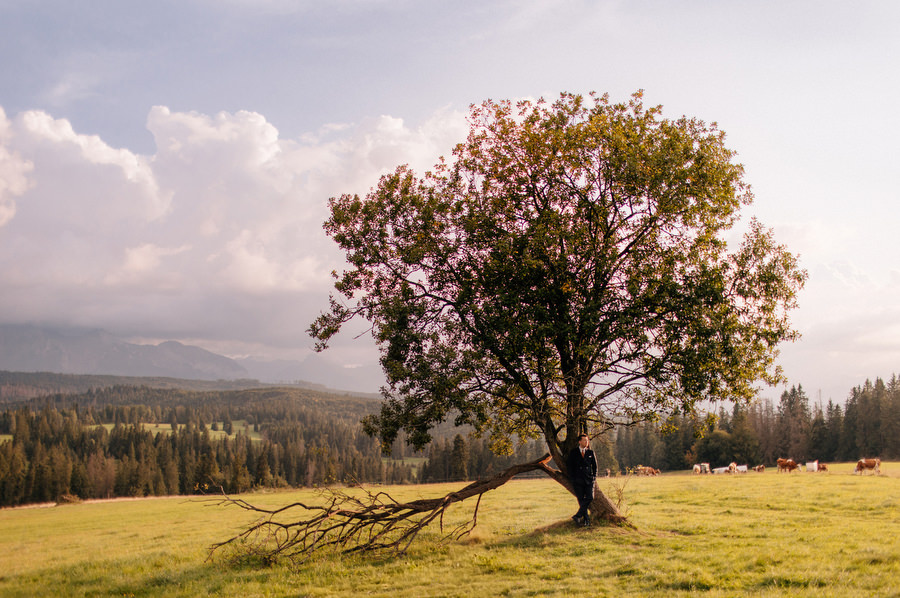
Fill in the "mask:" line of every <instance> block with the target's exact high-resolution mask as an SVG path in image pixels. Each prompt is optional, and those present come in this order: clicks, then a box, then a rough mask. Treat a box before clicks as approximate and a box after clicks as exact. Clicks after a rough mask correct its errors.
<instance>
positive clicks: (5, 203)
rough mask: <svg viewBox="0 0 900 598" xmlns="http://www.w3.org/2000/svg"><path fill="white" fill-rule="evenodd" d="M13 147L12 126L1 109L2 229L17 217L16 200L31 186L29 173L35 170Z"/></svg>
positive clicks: (0, 206) (0, 201)
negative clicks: (11, 147)
mask: <svg viewBox="0 0 900 598" xmlns="http://www.w3.org/2000/svg"><path fill="white" fill-rule="evenodd" d="M11 145H12V125H11V123H10V122H9V120H7V118H6V112H5V111H4V110H3V108H2V107H0V229H2V228H3V226H4V225H5V224H6V223H8V222H9V221H10V220H12V219H13V217H14V216H15V215H16V202H15V199H14V198H15V197H17V196H20V195H22V194H23V193H25V191H26V190H27V189H28V187H29V186H30V181H29V180H28V173H29V172H30V171H31V169H32V168H33V165H32V163H31V162H28V161H27V160H23V159H22V157H21V156H20V155H19V154H18V153H17V152H15V151H13V150H12V149H10V147H9V146H11Z"/></svg>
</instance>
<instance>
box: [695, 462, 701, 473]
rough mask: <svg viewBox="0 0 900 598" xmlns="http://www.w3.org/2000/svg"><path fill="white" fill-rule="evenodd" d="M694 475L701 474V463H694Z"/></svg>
mask: <svg viewBox="0 0 900 598" xmlns="http://www.w3.org/2000/svg"><path fill="white" fill-rule="evenodd" d="M694 475H700V464H699V463H697V464H696V465H694Z"/></svg>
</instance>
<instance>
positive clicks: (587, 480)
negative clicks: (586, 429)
mask: <svg viewBox="0 0 900 598" xmlns="http://www.w3.org/2000/svg"><path fill="white" fill-rule="evenodd" d="M566 465H568V469H569V480H570V481H571V482H572V486H573V489H574V490H575V497H576V498H577V499H578V512H577V513H575V515H573V516H572V519H574V520H575V523H576V524H578V525H580V526H584V527H587V526H588V525H589V524H590V521H591V519H590V516H589V515H588V507H589V506H590V504H591V501H592V500H594V480H595V479H596V478H597V458H596V457H595V456H594V451H592V450H591V447H590V439H589V438H588V435H587V434H581V435H580V436H579V437H578V446H576V447H575V448H574V449H572V452H571V453H569V459H568V461H567V463H566Z"/></svg>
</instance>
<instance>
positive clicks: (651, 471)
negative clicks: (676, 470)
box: [634, 465, 659, 475]
mask: <svg viewBox="0 0 900 598" xmlns="http://www.w3.org/2000/svg"><path fill="white" fill-rule="evenodd" d="M634 474H635V475H659V470H658V469H655V468H653V467H650V466H649V465H647V466H645V465H638V466H637V467H635V468H634Z"/></svg>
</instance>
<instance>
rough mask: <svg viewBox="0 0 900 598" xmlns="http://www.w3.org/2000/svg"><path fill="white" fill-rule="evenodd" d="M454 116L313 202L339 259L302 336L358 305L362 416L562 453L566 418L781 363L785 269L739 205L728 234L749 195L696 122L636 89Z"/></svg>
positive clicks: (738, 389) (649, 412)
mask: <svg viewBox="0 0 900 598" xmlns="http://www.w3.org/2000/svg"><path fill="white" fill-rule="evenodd" d="M470 122H471V130H470V133H469V137H468V139H467V141H466V142H465V143H462V144H460V145H458V146H457V147H456V148H455V149H454V150H453V159H452V161H451V162H449V163H447V162H445V161H441V162H440V163H439V164H437V165H436V166H435V169H434V170H433V171H432V172H428V173H425V175H424V176H421V177H420V176H417V175H416V174H415V173H413V172H412V171H411V170H410V169H408V168H407V167H400V168H398V169H397V170H396V171H395V172H394V173H392V174H390V175H387V176H385V177H383V178H382V179H381V181H380V182H379V184H378V186H377V187H376V188H375V189H373V190H372V191H371V192H370V193H369V194H368V195H367V196H366V197H365V198H360V197H358V196H350V195H344V196H341V197H339V198H333V199H332V200H331V202H330V206H331V217H330V219H329V220H328V221H327V222H326V224H325V228H326V230H327V232H328V233H329V234H330V235H331V236H332V237H333V238H334V239H335V241H336V242H337V243H338V244H339V245H340V247H341V248H342V249H343V250H344V252H345V253H346V255H347V259H348V261H349V263H350V269H348V270H347V271H345V272H344V273H343V274H341V275H339V277H338V279H337V282H336V284H335V288H336V291H337V292H338V294H339V295H340V296H343V297H342V299H339V298H336V297H332V299H331V309H330V310H329V311H328V312H326V313H324V314H322V315H321V316H320V317H319V318H318V319H317V320H316V321H315V322H314V323H313V324H312V326H311V328H310V332H311V333H312V334H313V336H315V337H316V338H317V339H318V348H319V349H323V348H324V347H325V346H326V345H327V343H328V341H329V339H331V338H332V336H333V335H334V334H336V333H337V332H338V331H339V330H340V329H341V326H342V325H343V324H345V323H346V322H347V321H349V320H351V319H353V318H355V317H361V318H365V319H367V320H369V321H370V322H371V323H372V325H373V331H374V336H375V340H376V341H377V343H378V344H379V346H380V348H381V363H382V366H383V368H384V371H385V372H386V374H387V378H388V381H389V383H390V392H389V393H388V394H389V396H388V398H387V400H386V403H385V405H384V406H383V408H382V410H381V413H380V414H379V415H378V416H373V417H370V418H368V420H367V430H369V431H370V432H372V433H377V434H378V435H380V436H381V438H382V439H383V440H384V441H385V442H386V443H388V444H389V443H390V442H391V441H392V440H393V439H394V438H395V437H396V435H397V434H398V432H399V431H401V430H403V431H405V432H406V433H407V434H408V435H409V439H410V441H411V442H413V443H414V444H415V445H416V446H424V445H425V444H426V443H427V442H428V440H429V438H430V436H429V430H430V429H431V428H432V427H433V426H434V425H436V424H437V423H439V422H441V421H443V420H444V419H445V418H447V417H454V418H455V419H456V421H457V423H466V424H470V425H472V426H474V427H475V428H476V429H478V430H479V431H490V432H492V433H493V434H494V435H496V436H500V437H511V436H515V435H518V436H520V437H523V438H532V437H541V438H543V440H544V441H545V442H546V444H547V446H548V448H549V450H550V452H551V454H552V455H553V456H554V457H555V458H556V461H557V463H562V462H563V461H564V459H562V458H561V457H562V456H563V455H564V454H565V453H566V452H567V451H568V450H570V449H571V448H572V447H573V446H574V444H575V442H576V438H577V435H578V433H580V432H583V431H587V430H591V431H595V430H596V431H599V432H602V431H604V430H608V429H610V428H611V427H612V426H613V425H614V424H616V423H623V422H638V421H644V420H652V419H654V418H656V417H657V415H658V414H659V413H664V412H669V411H672V410H675V409H677V410H679V411H682V412H688V413H689V412H691V411H692V409H693V408H694V406H695V404H696V402H697V401H699V400H702V399H710V398H712V399H735V400H740V401H746V400H748V399H749V398H750V397H751V396H753V394H754V390H753V385H754V383H755V382H756V381H757V380H760V379H762V380H764V381H766V382H769V383H774V382H777V381H780V380H781V374H780V372H779V371H778V369H777V368H776V367H775V366H774V357H775V355H776V352H777V349H776V348H777V346H778V344H779V343H780V342H782V341H786V340H792V339H794V338H795V336H796V335H795V333H794V331H793V330H792V329H791V328H790V325H789V321H788V312H789V311H790V309H792V308H793V307H794V306H795V301H796V294H797V292H798V290H799V289H800V288H801V287H802V285H803V282H804V280H805V277H806V274H805V272H803V271H802V270H801V269H799V268H798V265H797V262H796V259H795V258H794V256H793V255H791V254H790V253H789V252H788V251H786V250H785V248H784V247H782V246H780V245H778V244H776V243H775V241H774V240H773V238H772V235H771V233H770V232H768V231H766V230H765V229H763V228H762V226H760V225H759V223H756V222H753V223H751V225H750V227H749V231H748V232H747V235H746V238H745V241H744V244H743V245H742V246H741V247H740V248H739V249H738V250H737V251H736V252H734V253H729V252H728V250H727V247H726V244H725V242H724V241H723V236H724V233H725V232H726V231H728V230H729V229H730V228H731V227H732V226H733V224H734V223H735V221H736V219H737V217H738V211H739V209H740V207H741V205H743V204H747V203H749V202H750V200H751V193H750V191H749V188H748V186H747V185H746V184H745V183H744V181H743V180H742V176H743V168H742V167H741V166H740V165H739V164H736V163H734V162H733V157H734V152H732V151H731V150H729V149H727V148H726V147H725V145H724V134H723V133H722V132H721V131H719V130H718V129H717V128H716V126H715V125H714V124H713V125H710V124H706V123H704V122H702V121H699V120H696V119H689V118H680V119H677V120H669V119H665V118H662V116H661V110H660V108H658V107H655V108H645V107H644V106H643V104H642V102H641V95H640V94H639V93H638V94H635V95H634V96H633V97H632V98H631V100H630V101H629V102H627V103H621V104H613V103H610V102H609V100H608V98H607V97H606V96H602V97H598V96H591V97H590V98H589V99H587V98H584V97H582V96H578V95H570V94H562V95H561V96H560V98H559V99H558V100H557V101H555V102H553V103H552V104H551V103H547V102H544V101H541V102H538V103H536V104H533V103H531V102H520V103H518V104H513V103H511V102H506V101H504V102H492V101H487V102H484V103H483V104H482V105H480V106H476V107H473V109H472V112H471V115H470ZM344 300H346V302H345V301H344ZM563 467H564V465H563Z"/></svg>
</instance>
